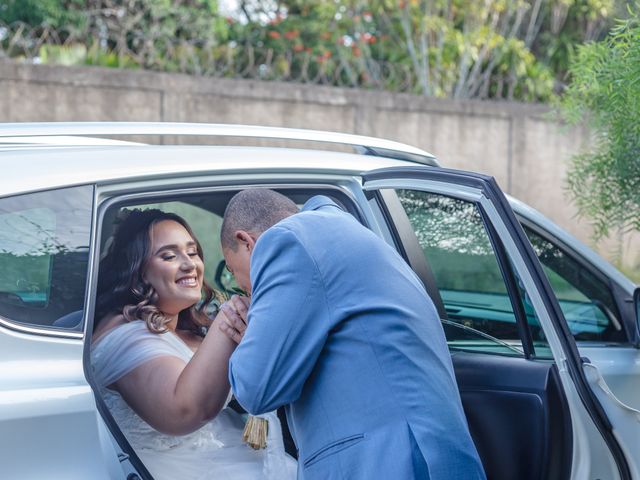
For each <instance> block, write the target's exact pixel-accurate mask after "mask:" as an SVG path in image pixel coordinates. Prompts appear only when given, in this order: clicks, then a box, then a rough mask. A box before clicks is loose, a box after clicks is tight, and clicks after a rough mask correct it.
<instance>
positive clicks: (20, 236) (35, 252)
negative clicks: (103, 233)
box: [0, 186, 93, 330]
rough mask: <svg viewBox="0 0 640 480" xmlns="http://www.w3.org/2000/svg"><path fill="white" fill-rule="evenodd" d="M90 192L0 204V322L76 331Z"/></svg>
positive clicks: (86, 189)
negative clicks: (0, 319)
mask: <svg viewBox="0 0 640 480" xmlns="http://www.w3.org/2000/svg"><path fill="white" fill-rule="evenodd" d="M92 201H93V188H92V187H90V186H83V187H75V188H66V189H60V190H54V191H48V192H40V193H33V194H28V195H18V196H13V197H8V198H3V199H0V316H2V317H4V318H5V319H6V320H10V321H12V322H16V323H20V324H27V325H38V326H43V327H56V328H62V329H72V330H73V329H80V328H81V319H82V314H81V312H82V310H83V306H84V293H85V283H86V277H87V265H88V259H89V241H90V232H91V208H92Z"/></svg>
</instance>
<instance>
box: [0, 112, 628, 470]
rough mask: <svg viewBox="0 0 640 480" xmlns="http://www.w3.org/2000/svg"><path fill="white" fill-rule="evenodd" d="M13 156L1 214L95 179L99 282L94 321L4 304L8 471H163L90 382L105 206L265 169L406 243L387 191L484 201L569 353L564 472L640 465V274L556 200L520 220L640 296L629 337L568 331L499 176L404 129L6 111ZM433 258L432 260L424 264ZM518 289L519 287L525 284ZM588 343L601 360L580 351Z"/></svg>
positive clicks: (89, 301) (2, 140)
mask: <svg viewBox="0 0 640 480" xmlns="http://www.w3.org/2000/svg"><path fill="white" fill-rule="evenodd" d="M114 135H115V136H118V137H119V138H120V137H121V136H125V135H127V136H129V135H130V136H134V137H135V138H136V139H138V138H139V137H141V136H144V135H153V136H170V137H180V138H181V140H184V139H185V138H187V139H188V138H189V137H191V136H198V138H203V137H207V138H208V139H209V140H210V141H212V140H213V141H214V142H215V139H216V138H218V137H234V138H251V139H254V138H260V139H265V138H267V139H272V140H292V141H304V142H305V148H296V149H292V148H281V147H279V148H273V147H241V146H211V145H205V146H194V145H192V146H189V145H145V144H143V143H132V142H127V141H123V140H115V141H112V140H109V139H101V138H97V139H96V138H95V137H96V136H114ZM77 138H81V139H82V140H80V141H77ZM187 141H188V140H187ZM312 142H321V143H323V144H327V145H331V144H335V145H338V146H339V147H340V148H342V147H344V146H345V145H347V146H353V147H354V148H355V150H356V152H358V153H356V154H353V153H344V152H335V151H327V150H317V149H312V148H310V147H306V145H307V143H312ZM425 165H426V166H425ZM0 166H1V167H2V172H3V174H2V181H1V182H0V219H1V218H2V212H3V210H2V204H3V203H2V202H3V201H12V200H14V199H18V200H21V199H22V198H28V196H33V195H37V194H45V193H47V192H60V191H61V189H73V188H78V186H87V188H89V187H90V188H91V191H92V194H91V195H92V204H91V205H92V206H91V209H90V210H91V211H90V225H87V229H90V234H88V237H87V238H89V242H88V245H86V247H87V251H86V257H87V265H88V268H87V272H86V288H85V291H84V292H80V293H81V294H82V299H83V308H82V314H81V315H82V319H83V320H82V324H81V325H80V326H79V327H78V328H77V329H76V328H67V327H57V326H56V325H55V323H51V324H47V325H36V324H33V323H29V322H28V321H20V320H16V318H13V317H12V316H11V315H8V314H5V313H3V312H2V310H0V363H1V364H2V368H1V369H0V462H1V463H0V464H1V465H2V472H3V475H2V476H3V477H6V478H48V477H56V478H68V479H72V478H96V479H98V478H123V479H124V478H131V479H134V478H140V477H143V478H150V477H148V473H147V472H146V471H145V469H144V467H143V466H141V465H140V462H139V460H138V459H137V458H136V456H135V452H132V451H130V447H129V446H128V445H127V442H126V439H125V438H124V436H123V435H122V434H121V433H120V432H119V431H118V429H117V426H115V424H114V422H113V420H112V419H111V418H110V416H109V414H108V412H105V409H104V406H103V405H102V404H101V400H100V398H99V397H97V396H96V395H95V393H94V390H93V389H92V373H91V367H90V365H89V361H88V358H89V354H88V352H89V348H90V337H91V328H92V326H93V312H94V303H95V298H94V296H95V293H94V292H95V288H96V284H97V275H98V271H97V267H98V261H99V255H100V253H101V252H100V249H101V239H100V232H101V229H102V228H103V225H106V221H107V220H106V215H107V214H108V212H110V209H113V208H115V205H119V203H118V202H124V203H127V202H128V204H136V202H143V203H144V202H147V203H149V204H150V203H152V201H158V200H156V199H157V198H161V199H165V197H166V199H169V200H171V199H174V198H178V199H179V198H182V197H181V196H182V195H186V194H189V195H201V196H203V197H205V196H206V195H214V194H216V192H221V191H225V189H231V188H232V189H235V190H237V189H241V188H243V187H246V186H250V185H261V186H269V187H271V188H283V189H286V188H290V189H292V191H293V189H294V187H295V189H298V190H309V191H312V190H313V189H316V188H318V189H321V188H324V189H328V190H330V191H332V192H335V194H336V195H339V196H342V197H341V198H344V199H346V201H347V202H350V204H351V205H352V206H353V208H354V211H356V213H358V214H359V215H360V217H361V220H362V221H363V222H365V223H366V224H367V225H368V226H369V227H370V228H371V229H372V230H373V231H374V232H375V233H377V234H378V235H380V236H381V237H382V238H384V239H385V240H386V241H388V242H389V243H391V244H392V245H393V246H397V245H398V244H400V245H401V246H402V247H403V248H405V247H406V248H407V249H408V247H407V245H406V244H405V243H404V240H402V239H400V240H398V238H396V233H397V232H396V231H395V230H396V229H400V226H399V223H396V219H397V218H398V217H397V215H396V213H394V212H391V211H385V208H384V207H389V206H391V203H387V199H386V198H383V197H385V195H386V194H384V192H385V191H387V190H389V189H415V190H416V191H427V192H429V193H430V194H433V195H436V196H438V197H443V198H449V197H451V198H456V199H459V200H460V201H461V202H468V203H469V204H470V205H475V206H476V207H477V208H478V211H480V212H482V215H483V218H484V219H485V221H486V222H488V223H490V228H489V230H490V231H491V232H494V231H495V235H494V233H490V236H491V238H499V239H500V241H501V245H500V248H498V247H496V248H497V249H498V250H500V249H504V252H506V253H505V254H504V255H506V256H507V257H508V258H509V260H510V262H511V267H512V268H513V270H514V272H515V275H516V277H517V280H518V281H519V283H520V286H521V287H522V288H523V289H524V290H525V291H526V294H525V297H526V300H527V302H529V303H530V305H531V307H532V309H533V310H534V311H535V317H536V321H537V322H539V328H540V330H541V331H542V332H543V334H544V339H545V342H546V343H545V345H546V346H545V349H548V352H549V356H548V358H547V360H544V361H543V362H538V363H539V364H544V362H547V363H549V362H551V363H553V365H554V368H555V369H557V375H558V388H560V390H561V391H562V393H561V394H560V395H561V396H562V397H563V398H564V400H563V402H565V403H566V406H567V415H566V418H565V421H566V422H568V423H567V425H568V427H567V430H566V432H565V433H564V434H565V435H570V437H571V441H570V442H568V444H567V448H570V451H568V452H567V455H566V457H567V458H564V459H558V460H557V461H558V462H562V461H566V462H568V463H567V464H566V465H565V466H564V467H562V469H561V470H562V471H563V472H565V473H566V475H564V477H565V478H570V479H576V480H577V479H580V480H582V479H585V478H608V479H609V478H610V479H614V478H624V479H626V478H636V479H640V460H639V459H640V413H639V412H638V410H636V408H638V405H639V404H640V401H639V400H638V398H637V397H638V396H640V395H638V392H640V354H639V350H638V349H637V346H638V344H639V343H640V342H639V336H638V332H637V320H636V318H635V315H632V314H630V313H629V312H633V311H634V310H633V305H632V304H631V302H630V301H629V300H630V299H632V298H633V293H634V289H635V286H634V285H633V283H632V282H630V281H629V280H628V279H626V278H625V277H624V276H623V275H622V274H621V273H619V272H618V271H617V270H616V269H615V268H613V267H612V266H611V265H610V264H608V263H607V262H605V261H604V260H603V259H601V258H600V257H599V256H598V255H596V254H595V253H594V252H593V251H591V250H590V249H589V248H588V247H586V246H585V245H583V244H581V243H580V242H578V241H577V240H575V239H574V238H572V237H571V236H570V235H569V234H567V233H566V232H564V231H563V230H562V229H560V228H559V227H557V226H556V225H554V224H553V223H552V222H550V221H549V220H548V219H546V218H545V217H544V216H542V215H541V214H539V213H538V212H536V211H535V210H533V209H531V208H530V207H527V206H526V205H524V204H522V203H521V202H518V201H517V200H515V199H510V200H509V202H510V204H511V206H512V208H513V210H514V211H515V212H516V214H517V216H518V220H520V221H521V222H523V223H524V224H526V223H527V222H528V223H529V224H531V225H533V226H536V228H537V231H538V233H543V232H548V234H549V235H548V240H549V241H556V240H557V241H559V244H560V245H561V247H562V248H566V249H569V250H570V252H569V253H570V254H571V255H572V256H574V257H576V258H578V259H579V261H580V262H582V263H583V264H584V265H587V268H589V269H592V270H593V271H594V272H596V275H598V276H600V277H602V278H605V279H606V281H607V282H609V284H610V285H612V287H611V288H612V289H617V291H618V293H616V294H615V295H617V296H618V297H619V298H620V299H622V300H620V301H623V302H627V303H629V305H628V308H626V309H622V308H621V309H620V315H624V316H625V317H624V318H621V319H620V320H619V321H620V322H621V324H623V325H622V326H620V328H618V330H619V336H620V338H622V337H623V335H622V333H621V332H624V334H625V335H624V338H625V339H624V341H620V342H618V344H616V343H615V342H611V341H588V342H581V341H578V342H575V341H574V340H573V338H572V337H571V335H568V334H567V332H568V330H569V329H568V327H567V325H566V323H565V321H564V317H563V316H562V314H561V313H559V312H560V307H559V306H558V302H557V300H554V299H553V294H551V293H550V292H551V290H550V287H549V286H548V284H547V283H546V282H547V281H546V280H545V279H543V277H544V275H542V274H541V272H542V270H541V267H540V265H539V264H536V263H534V262H535V260H532V258H531V255H530V254H531V253H532V252H533V250H532V249H531V247H530V246H527V245H525V242H524V241H523V238H524V237H522V234H521V232H518V231H517V229H518V228H519V227H517V226H514V225H512V224H511V223H510V220H511V219H512V218H513V217H512V213H511V212H510V211H509V210H508V207H506V206H505V205H503V204H502V203H500V201H501V200H500V198H501V197H500V195H501V194H499V193H495V190H493V188H494V187H492V186H491V184H490V181H489V179H486V178H484V177H483V178H480V177H479V176H473V175H468V176H467V175H466V174H464V173H458V172H453V171H448V170H446V169H441V168H438V162H437V161H436V160H435V158H434V157H433V156H432V155H430V154H428V153H427V152H424V151H422V150H419V149H416V148H414V147H409V146H406V145H402V144H399V143H397V142H391V141H386V140H380V139H372V138H369V137H359V136H353V135H344V134H335V133H332V132H311V131H304V130H291V129H278V128H266V127H254V126H240V125H230V126H220V125H200V124H134V123H89V124H5V125H0ZM394 167H395V168H397V169H404V170H402V171H401V170H397V171H394V172H392V173H393V174H390V175H389V176H388V177H387V176H386V175H387V171H386V170H384V171H382V172H380V173H379V172H376V171H378V170H381V169H389V168H394ZM432 167H436V168H432ZM405 170H406V171H407V172H414V173H415V172H417V173H416V177H415V178H414V177H413V176H410V175H408V174H407V176H405V174H404V173H403V172H404V171H405ZM371 172H373V173H371ZM434 172H435V173H434ZM420 175H425V176H426V177H425V178H422V177H421V176H420ZM434 175H435V176H434ZM418 177H419V178H418ZM481 185H485V186H486V188H488V190H484V188H485V187H481ZM487 192H489V193H487ZM492 192H493V193H492ZM494 194H495V195H494ZM18 200H16V202H18V203H19V201H18ZM396 200H397V199H396ZM391 201H393V198H390V199H389V202H391ZM56 208H64V205H62V206H59V205H58V206H56ZM389 218H392V219H393V221H390V220H389ZM398 222H399V220H398ZM545 238H547V237H545ZM398 242H400V243H398ZM1 246H2V236H1V235H0V247H1ZM16 248H17V247H16ZM0 250H1V248H0ZM17 251H18V250H17ZM0 253H1V252H0ZM405 253H406V255H407V257H408V261H410V263H411V262H413V261H414V260H413V259H412V257H411V252H409V251H408V250H407V252H405ZM414 253H415V252H414ZM498 256H500V254H498ZM533 258H535V256H534V257H533ZM420 261H423V260H418V261H417V264H419V263H420ZM412 266H413V263H412ZM597 272H599V273H597ZM419 274H420V273H419ZM1 276H2V272H0V277H1ZM425 283H428V282H425ZM507 283H508V282H507ZM513 285H515V283H514V284H513ZM426 287H427V290H428V291H430V293H433V292H432V290H430V289H432V288H434V287H433V286H430V285H426ZM437 288H440V287H437ZM510 288H512V289H513V288H515V286H510ZM510 292H511V290H510ZM511 295H512V297H513V295H514V294H513V292H511ZM13 297H15V295H14V296H13ZM13 297H11V294H8V296H7V299H8V301H9V304H11V302H14V303H13V304H11V308H14V307H16V306H17V307H20V305H21V301H19V299H18V300H16V299H15V298H13ZM438 297H439V295H438ZM618 297H616V298H618ZM623 297H624V298H623ZM434 301H436V302H437V299H436V300H434ZM616 301H618V300H616ZM67 313H69V312H67ZM631 317H633V318H631ZM612 321H613V322H614V323H616V322H617V321H618V320H615V319H613V320H612ZM471 330H473V329H471ZM453 343H455V342H453ZM506 343H508V342H496V345H498V344H500V345H503V346H504V348H511V349H513V348H515V352H516V354H517V353H518V352H520V353H522V350H523V347H522V346H520V347H517V346H516V347H513V345H511V346H509V345H506ZM576 346H577V349H578V350H579V351H580V355H581V356H582V357H587V358H588V359H589V360H590V361H589V362H586V361H584V362H580V361H579V359H577V358H575V352H574V348H576ZM463 350H464V349H463ZM525 350H526V349H525ZM452 352H454V354H453V356H454V357H460V358H462V359H464V358H466V357H465V355H466V356H467V357H469V358H471V357H472V356H473V353H471V354H469V355H467V353H468V352H466V353H465V352H462V353H458V352H456V351H455V346H454V348H453V350H452ZM481 353H482V354H483V355H484V354H485V353H486V352H481ZM491 358H493V359H494V360H495V361H496V362H499V361H500V360H501V359H502V358H504V359H505V361H508V359H507V357H501V356H495V357H490V358H489V360H490V361H494V360H491ZM527 359H528V357H527ZM454 360H457V359H456V358H454ZM523 360H524V359H523ZM534 360H535V359H534ZM483 365H484V364H483ZM496 365H498V364H497V363H496ZM634 402H635V403H634ZM494 434H495V435H496V436H499V435H500V434H501V432H500V431H499V430H498V429H497V430H496V431H495V432H494ZM520 467H521V466H520ZM558 468H559V467H558ZM127 475H133V476H130V477H127ZM136 475H138V476H139V477H136Z"/></svg>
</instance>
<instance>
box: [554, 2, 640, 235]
mask: <svg viewBox="0 0 640 480" xmlns="http://www.w3.org/2000/svg"><path fill="white" fill-rule="evenodd" d="M639 7H640V4H639V5H637V6H636V9H635V10H630V16H629V18H628V19H626V20H624V21H619V22H618V24H617V25H616V27H615V28H614V29H613V30H612V31H611V33H610V34H609V36H608V37H607V38H606V39H605V40H603V41H601V42H595V43H589V44H586V45H583V46H580V47H578V49H577V54H576V56H575V58H574V60H573V62H572V63H571V66H570V69H569V72H570V75H571V83H570V85H569V87H568V89H567V91H566V93H565V95H564V96H563V99H562V103H561V112H562V114H563V116H564V118H566V119H567V120H568V121H569V123H571V124H584V123H586V124H587V125H588V126H589V127H590V129H591V131H592V132H593V138H592V140H593V141H592V145H591V146H590V147H589V150H588V151H584V152H582V153H579V154H577V155H575V156H574V157H573V159H572V163H571V165H570V169H569V172H568V188H569V191H570V193H571V195H572V196H573V198H574V199H575V200H576V203H577V206H578V210H579V212H580V213H581V214H583V215H585V216H586V217H589V218H591V219H592V221H593V224H594V227H595V236H596V238H602V237H603V236H606V235H607V234H608V233H609V232H610V230H611V229H618V228H620V229H625V230H627V229H634V230H640V17H639V16H638V10H637V9H638V8H639Z"/></svg>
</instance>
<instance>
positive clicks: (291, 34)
mask: <svg viewBox="0 0 640 480" xmlns="http://www.w3.org/2000/svg"><path fill="white" fill-rule="evenodd" d="M299 34H300V33H299V32H298V31H297V30H289V31H288V32H284V38H286V39H287V40H293V39H294V38H296V37H297V36H298V35H299Z"/></svg>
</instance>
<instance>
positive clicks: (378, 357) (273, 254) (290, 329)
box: [229, 197, 484, 480]
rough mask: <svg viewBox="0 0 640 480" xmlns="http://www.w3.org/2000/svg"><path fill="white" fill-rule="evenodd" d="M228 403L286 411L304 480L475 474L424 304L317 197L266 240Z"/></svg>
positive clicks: (443, 350)
mask: <svg viewBox="0 0 640 480" xmlns="http://www.w3.org/2000/svg"><path fill="white" fill-rule="evenodd" d="M250 274H251V282H252V285H253V297H252V303H251V308H250V310H249V326H248V328H247V330H246V332H245V336H244V339H243V340H242V342H241V343H240V345H239V346H238V348H237V349H236V351H235V353H234V354H233V355H232V357H231V360H230V363H229V378H230V381H231V385H232V388H233V391H234V393H235V396H236V398H237V400H238V401H239V402H240V404H241V405H242V406H244V408H246V409H247V411H249V412H251V413H254V414H259V413H263V412H266V411H270V410H274V409H275V408H277V407H280V406H282V405H288V407H287V416H288V420H289V424H290V428H291V432H292V435H293V437H294V440H295V442H296V445H297V446H298V449H299V464H298V476H299V478H305V479H349V480H351V479H360V478H361V479H368V480H369V479H411V478H420V479H443V480H444V479H446V480H453V479H464V480H470V479H482V478H484V473H483V470H482V466H481V463H480V460H479V458H478V455H477V452H476V449H475V447H474V445H473V442H472V440H471V437H470V435H469V431H468V427H467V423H466V420H465V417H464V414H463V411H462V405H461V402H460V397H459V394H458V389H457V387H456V382H455V378H454V375H453V368H452V365H451V357H450V355H449V351H448V349H447V344H446V340H445V337H444V333H443V330H442V327H441V324H440V321H439V318H438V315H437V313H436V309H435V307H434V305H433V302H432V301H431V299H430V298H429V297H428V296H427V294H426V293H425V290H424V288H423V285H422V284H421V282H420V281H419V279H418V278H417V277H416V276H415V274H414V272H413V271H412V270H411V269H410V268H409V266H408V265H407V264H406V262H405V261H404V260H403V259H402V258H401V257H400V256H399V255H398V254H397V253H396V251H395V250H393V249H392V248H391V247H389V246H388V245H387V244H386V243H385V242H384V241H382V240H381V239H379V238H378V237H377V236H376V235H375V234H373V233H372V232H371V231H369V230H368V229H366V228H365V227H363V226H362V225H361V224H360V223H358V221H357V220H356V219H354V218H353V217H352V216H351V215H349V214H348V213H345V212H344V211H342V210H341V209H340V208H339V207H338V206H337V205H336V204H335V203H333V202H332V201H331V200H329V199H328V198H326V197H314V198H312V199H310V200H309V201H308V202H307V204H306V205H305V206H304V208H303V209H302V211H301V212H300V213H298V214H296V215H293V216H291V217H289V218H287V219H285V220H283V221H281V222H279V223H278V224H276V225H275V226H273V227H272V228H270V229H268V230H267V231H266V232H264V233H263V234H262V235H261V236H260V238H259V239H258V242H257V243H256V246H255V249H254V251H253V254H252V257H251V271H250Z"/></svg>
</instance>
